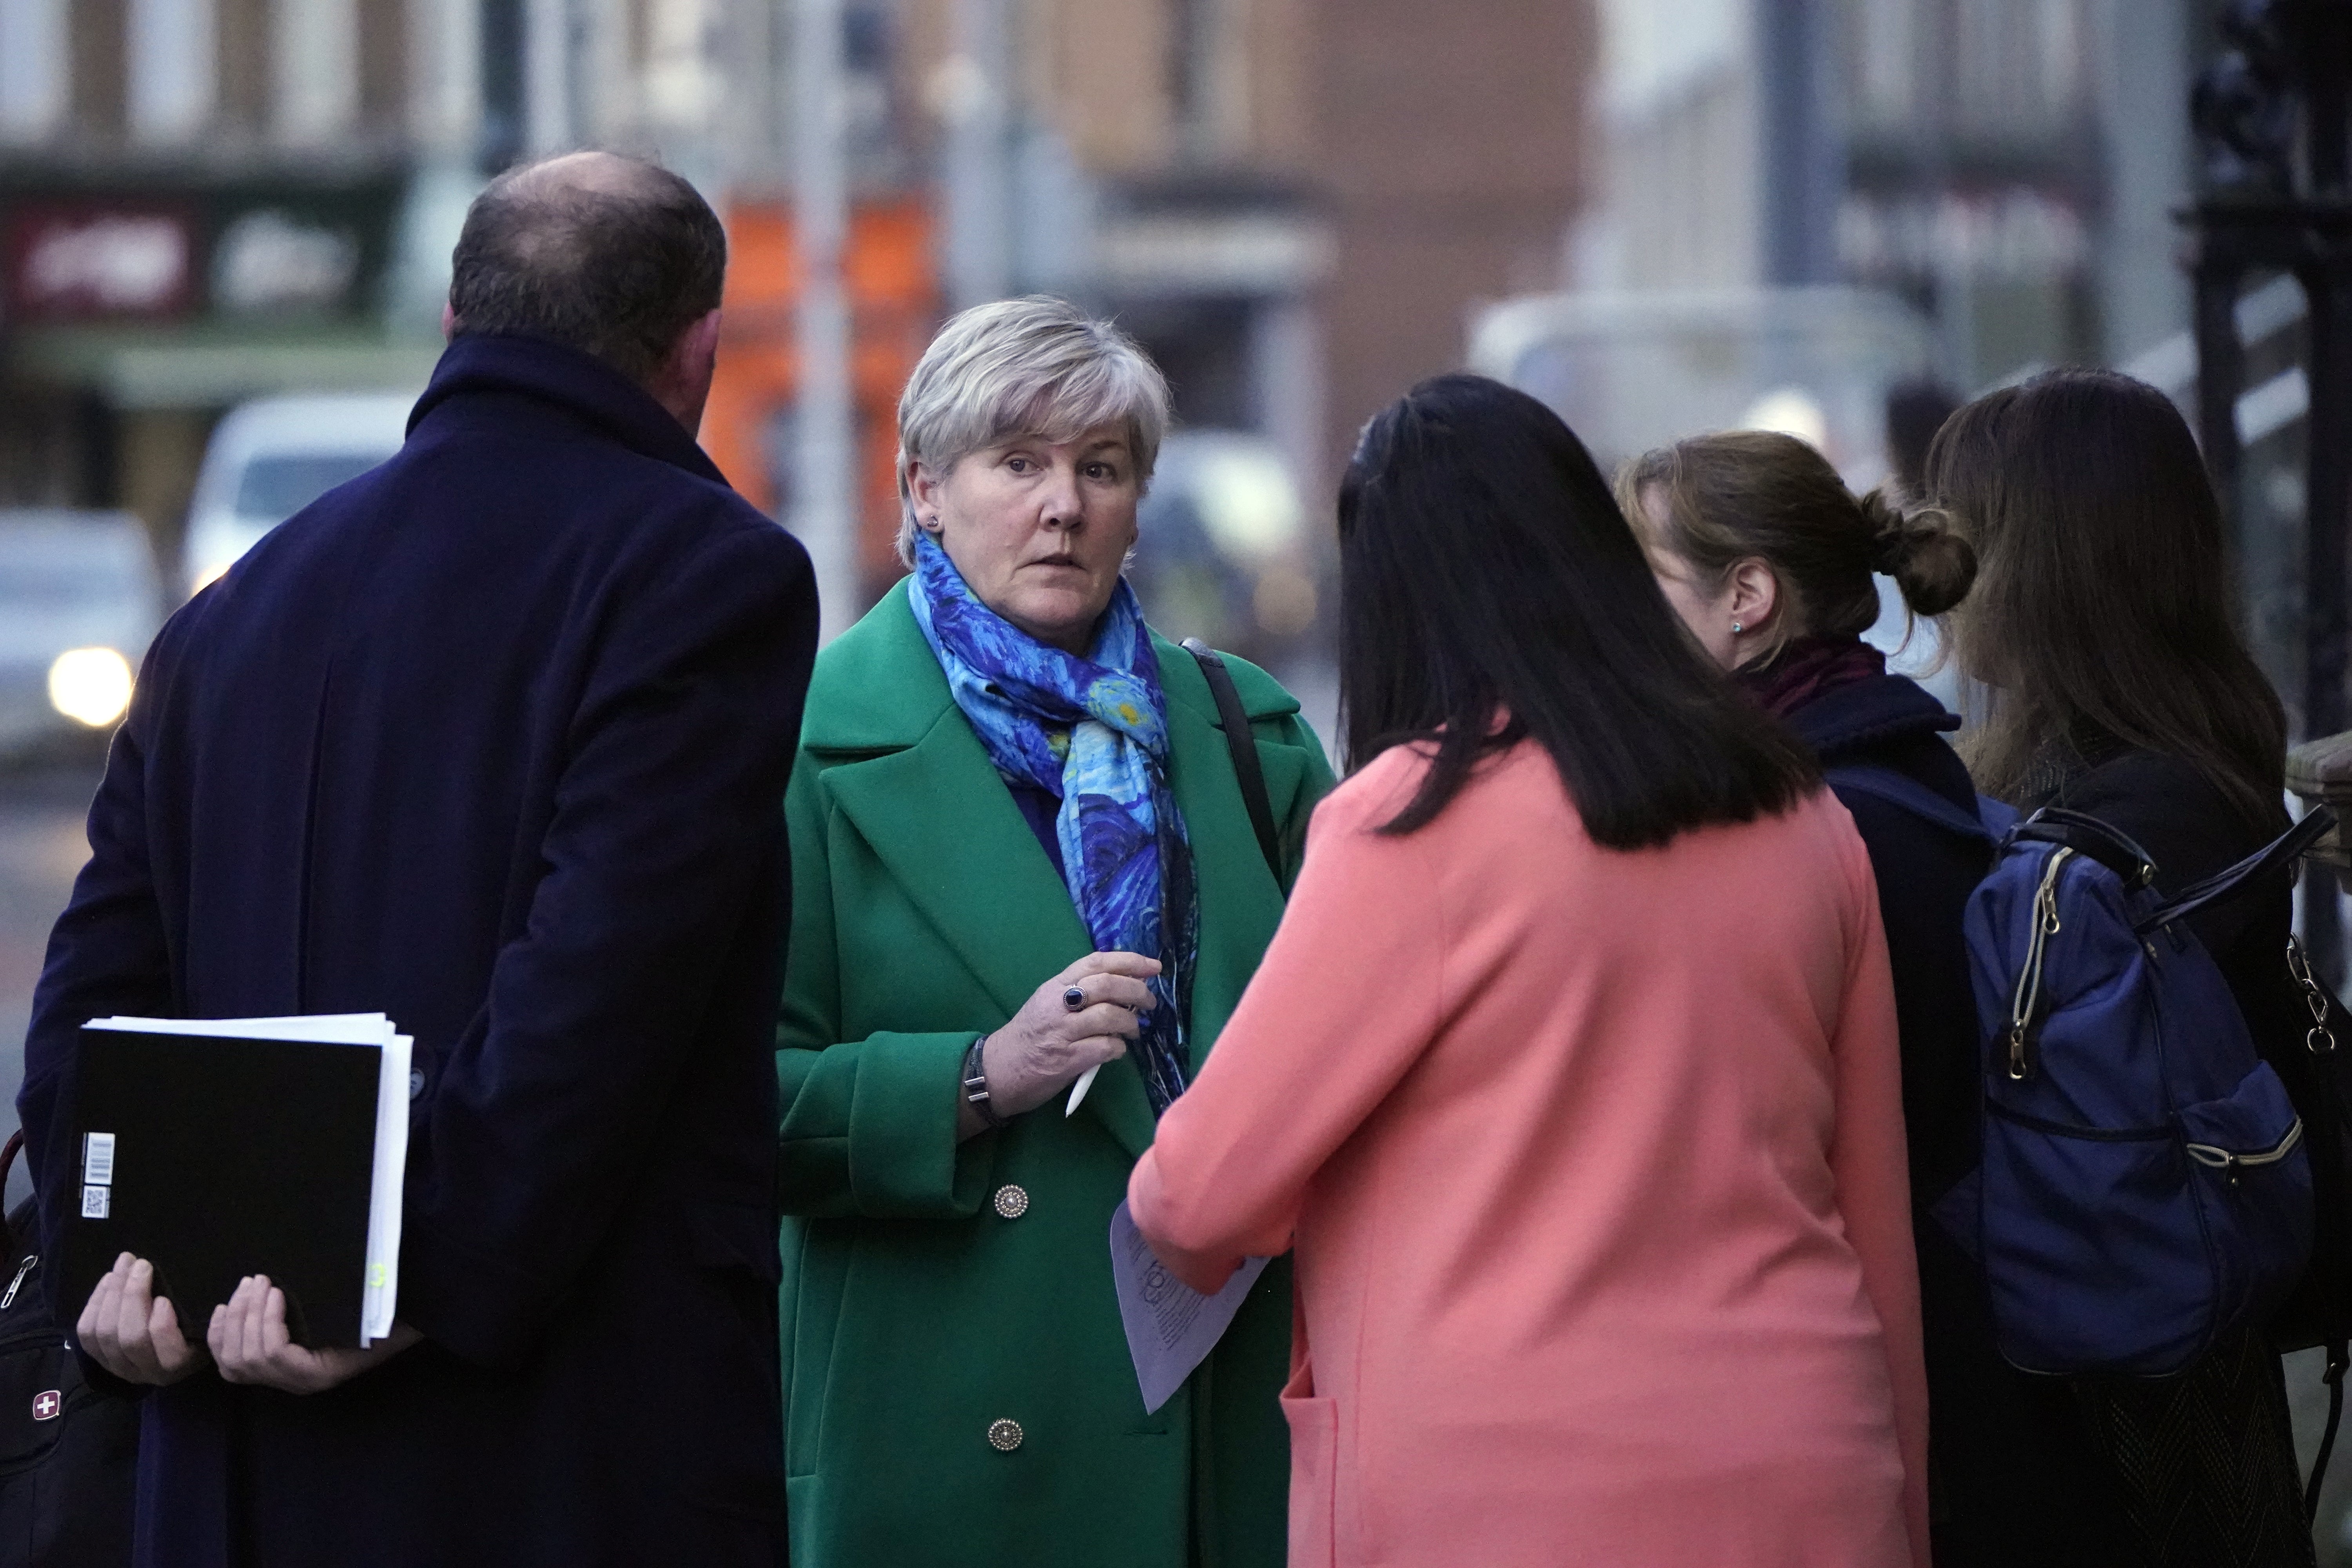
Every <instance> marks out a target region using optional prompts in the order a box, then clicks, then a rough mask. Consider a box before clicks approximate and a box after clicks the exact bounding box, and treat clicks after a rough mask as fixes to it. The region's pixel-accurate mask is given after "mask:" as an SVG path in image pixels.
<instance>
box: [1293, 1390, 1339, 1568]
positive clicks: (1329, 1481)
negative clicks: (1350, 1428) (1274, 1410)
mask: <svg viewBox="0 0 2352 1568" xmlns="http://www.w3.org/2000/svg"><path fill="white" fill-rule="evenodd" d="M1282 1415H1283V1419H1284V1420H1286V1421H1287V1422H1289V1423H1290V1568H1333V1565H1334V1564H1336V1563H1338V1561H1339V1540H1338V1536H1339V1531H1338V1526H1337V1515H1338V1510H1339V1402H1338V1401H1336V1400H1330V1399H1316V1398H1299V1397H1296V1396H1294V1395H1292V1394H1284V1395H1283V1396H1282Z"/></svg>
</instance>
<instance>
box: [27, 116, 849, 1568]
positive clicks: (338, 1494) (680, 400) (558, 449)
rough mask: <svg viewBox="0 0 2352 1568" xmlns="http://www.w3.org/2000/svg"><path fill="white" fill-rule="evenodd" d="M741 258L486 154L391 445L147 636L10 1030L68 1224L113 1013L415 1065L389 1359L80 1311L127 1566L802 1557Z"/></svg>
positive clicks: (248, 1314) (761, 521)
mask: <svg viewBox="0 0 2352 1568" xmlns="http://www.w3.org/2000/svg"><path fill="white" fill-rule="evenodd" d="M725 247H726V241H725V237H724V234H723V232H722V231H721V229H720V227H719V222H718V220H717V218H716V217H714V216H712V214H711V212H710V209H709V207H708V206H706V205H704V204H703V202H702V201H701V199H700V198H699V197H698V196H697V195H695V194H694V192H693V190H692V188H691V187H690V186H688V185H687V184H686V183H685V182H683V181H682V180H679V179H677V177H676V176H674V175H671V174H667V173H665V172H663V171H661V170H659V169H656V168H654V167H652V166H650V165H647V164H643V163H635V162H632V161H629V160H625V159H620V158H615V157H611V156H608V155H604V154H594V153H589V154H574V155H572V157H569V158H564V159H560V160H556V161H553V162H551V163H541V164H538V165H535V166H533V167H530V168H528V169H524V170H521V171H518V172H516V173H513V174H509V175H507V176H504V177H502V178H501V179H500V180H499V181H498V182H497V183H496V184H493V185H492V186H491V187H490V188H489V189H488V191H487V192H485V193H484V195H482V196H481V198H480V199H479V200H478V202H476V204H475V205H474V208H473V210H472V212H471V213H470V214H469V215H468V216H467V223H466V228H465V232H464V237H462V238H461V239H460V240H459V242H458V246H457V258H456V259H457V269H456V280H455V282H454V284H453V286H452V289H451V312H452V314H451V321H450V330H451V337H452V341H451V343H450V347H449V350H448V352H447V353H446V355H445V356H444V357H443V359H442V361H441V363H440V366H439V368H438V369H437V370H436V372H435V374H434V377H433V382H432V385H431V387H430V389H429V390H427V391H426V393H425V396H424V398H423V399H422V400H421V401H420V402H419V403H418V404H417V405H416V412H415V416H414V417H413V418H412V419H411V421H410V426H409V437H408V442H407V445H406V446H405V447H404V448H403V449H402V450H401V452H400V455H399V456H398V457H396V458H393V459H392V460H391V461H390V462H388V463H386V464H384V465H383V467H382V468H377V469H376V470H375V471H374V472H373V473H371V474H368V475H366V476H364V477H363V478H362V479H357V480H354V481H353V482H352V483H351V484H348V485H345V486H344V487H342V488H341V489H338V490H335V491H333V492H331V494H329V495H328V496H327V497H325V498H324V499H323V500H320V501H319V502H318V503H317V504H316V505H314V506H312V507H310V509H309V510H306V511H304V512H303V513H301V514H300V515H299V516H297V517H296V518H294V519H293V520H292V521H289V522H288V523H287V524H285V525H284V526H283V527H282V528H280V529H278V531H276V532H274V533H272V534H271V535H270V536H269V537H268V538H267V539H266V540H264V541H263V542H261V543H260V544H259V545H258V546H257V547H256V548H255V549H254V551H253V552H251V553H250V554H249V555H247V557H246V559H245V560H244V561H243V562H241V563H239V564H238V565H237V566H236V567H235V568H234V569H232V570H231V571H230V572H229V574H227V576H226V577H225V578H224V579H223V580H222V581H221V582H219V583H218V584H215V586H213V587H212V588H210V589H208V590H206V591H205V593H204V594H202V595H199V596H198V597H197V598H196V599H195V600H194V602H192V603H191V604H190V605H188V606H187V607H186V608H185V609H184V610H182V611H181V612H180V613H179V614H178V615H177V616H173V619H172V621H171V623H170V624H169V625H168V626H165V627H164V629H163V633H162V635H161V636H160V637H158V638H157V639H156V642H155V646H154V647H153V649H152V651H151V652H150V654H149V655H148V658H147V662H146V668H145V669H144V671H143V672H142V676H141V679H140V682H139V687H138V690H137V695H136V696H135V698H134V699H133V701H132V704H131V713H130V716H129V718H128V719H127V720H126V721H125V723H124V725H123V728H122V730H121V733H120V734H119V735H118V736H117V737H116V740H115V743H114V749H113V753H112V755H111V757H110V759H109V762H108V765H107V772H106V779H105V783H104V784H102V785H101V786H100V791H99V795H98V798H97V801H96V804H95V805H93V807H92V808H91V812H90V818H89V837H90V845H91V850H92V855H91V858H90V861H89V866H88V867H87V868H85V869H84V870H83V872H82V874H81V877H80V879H79V882H77V884H76V885H75V889H74V894H73V900H72V903H71V905H70V906H69V907H68V910H66V913H65V915H64V917H63V918H62V919H61V920H60V921H58V927H57V931H56V933H55V935H54V936H53V938H52V939H51V942H50V946H49V955H48V963H47V969H46V971H45V973H43V975H42V978H41V984H40V990H39V992H38V994H37V998H36V1001H35V1004H34V1017H33V1024H32V1028H31V1032H30V1034H29V1036H28V1037H27V1040H26V1080H25V1087H24V1090H23V1093H22V1095H21V1096H20V1098H19V1100H18V1108H19V1110H20V1111H21V1113H22V1115H23V1118H24V1124H25V1128H26V1136H27V1140H28V1142H29V1145H30V1148H31V1152H32V1155H33V1158H34V1161H35V1167H34V1168H35V1170H36V1172H37V1176H38V1179H39V1182H40V1189H41V1192H42V1194H43V1195H44V1199H45V1203H46V1205H47V1209H46V1214H45V1224H46V1225H47V1226H48V1228H49V1233H50V1234H51V1235H52V1236H54V1235H56V1234H57V1233H58V1227H59V1226H61V1225H62V1224H63V1223H65V1211H66V1209H67V1207H68V1206H69V1205H68V1202H66V1201H65V1200H68V1199H69V1198H70V1196H71V1194H73V1192H74V1180H75V1178H74V1176H73V1174H72V1173H71V1172H70V1170H69V1169H68V1165H69V1163H70V1156H71V1154H72V1150H71V1149H70V1148H69V1147H68V1146H67V1145H68V1144H69V1143H70V1142H71V1140H70V1138H69V1137H68V1136H66V1135H65V1134H64V1133H63V1131H61V1128H60V1118H61V1116H62V1115H63V1114H64V1106H65V1104H66V1103H68V1097H69V1094H70V1079H71V1075H72V1058H73V1048H74V1039H75V1036H76V1032H77V1031H78V1030H79V1027H80V1026H81V1024H82V1023H83V1022H84V1021H85V1020H87V1019H89V1018H90V1017H93V1016H104V1015H109V1014H117V1013H121V1014H143V1015H155V1016H183V1017H220V1016H266V1015H274V1014H286V1013H339V1012H376V1011H382V1012H384V1013H388V1014H390V1015H391V1016H392V1017H393V1018H394V1020H395V1021H396V1022H397V1023H398V1024H399V1025H400V1026H402V1028H403V1029H404V1031H406V1032H409V1033H411V1034H413V1035H414V1036H415V1041H416V1045H415V1051H416V1069H417V1070H416V1075H415V1078H414V1079H412V1091H413V1092H412V1124H411V1135H410V1136H411V1142H410V1145H409V1151H410V1152H409V1163H408V1177H407V1188H406V1197H405V1205H406V1223H405V1231H404V1238H403V1245H402V1247H401V1273H400V1283H399V1292H400V1293H399V1315H400V1320H401V1324H402V1328H401V1331H400V1332H399V1334H398V1335H397V1336H396V1337H395V1338H394V1340H392V1341H389V1342H384V1343H383V1344H380V1345H378V1346H377V1347H376V1348H374V1349H373V1350H369V1351H324V1352H311V1351H308V1350H305V1349H303V1348H302V1347H301V1346H299V1345H296V1344H292V1343H289V1342H288V1341H287V1339H286V1336H285V1332H284V1327H283V1302H282V1298H278V1299H277V1300H271V1294H272V1293H271V1292H270V1291H269V1290H268V1289H266V1288H262V1287H259V1286H252V1285H249V1286H248V1287H247V1288H246V1289H241V1290H240V1292H239V1294H238V1296H237V1298H236V1300H234V1301H233V1302H232V1303H230V1304H229V1305H228V1306H227V1307H226V1309H225V1310H224V1311H223V1312H222V1313H220V1314H219V1315H217V1316H215V1318H213V1320H212V1321H211V1322H210V1325H209V1331H208V1333H206V1334H205V1335H203V1336H201V1337H200V1336H198V1335H197V1333H196V1332H195V1330H196V1329H202V1328H205V1323H204V1322H203V1321H201V1320H200V1319H199V1320H196V1321H195V1322H194V1328H192V1329H191V1331H190V1334H189V1336H188V1338H187V1339H183V1337H182V1335H181V1334H180V1332H179V1331H178V1329H177V1327H176V1326H175V1324H174V1321H173V1314H172V1311H171V1310H170V1308H169V1306H168V1304H159V1303H155V1302H153V1301H152V1300H151V1296H152V1290H151V1277H150V1274H149V1272H148V1271H147V1270H146V1269H145V1268H144V1266H143V1265H137V1266H133V1265H130V1264H125V1265H121V1266H118V1268H117V1270H116V1272H115V1274H114V1275H113V1276H112V1277H110V1279H109V1280H108V1281H107V1282H106V1283H104V1284H101V1285H100V1288H99V1289H98V1292H97V1293H96V1295H94V1296H93V1297H92V1298H91V1300H89V1301H88V1302H84V1301H80V1300H74V1301H60V1302H58V1303H57V1306H58V1311H59V1316H60V1318H61V1320H62V1321H69V1322H70V1321H77V1320H79V1342H80V1344H81V1347H82V1349H83V1352H84V1354H85V1359H86V1362H87V1363H94V1365H93V1370H92V1376H93V1380H94V1381H99V1382H100V1383H102V1384H105V1383H112V1382H114V1381H115V1380H117V1379H119V1380H120V1384H118V1386H121V1385H123V1384H128V1385H139V1386H134V1387H132V1388H131V1389H130V1392H134V1393H141V1394H143V1396H144V1400H145V1415H144V1421H143V1428H142V1448H141V1455H140V1488H139V1519H138V1529H137V1533H138V1540H139V1549H138V1555H139V1560H140V1562H141V1563H145V1564H170V1565H173V1568H177V1565H181V1564H189V1565H207V1568H209V1565H213V1564H223V1565H226V1564H231V1563H240V1564H241V1563H259V1564H270V1565H276V1564H289V1563H299V1564H308V1563H320V1564H326V1563H331V1564H337V1565H339V1568H340V1565H348V1564H370V1563H383V1564H394V1563H397V1564H402V1565H415V1564H446V1563H485V1564H488V1563H498V1564H531V1563H562V1564H567V1565H570V1564H592V1563H599V1564H600V1563H615V1564H617V1563H627V1564H632V1565H636V1564H656V1563H678V1564H694V1565H697V1568H732V1565H735V1564H746V1565H748V1564H753V1563H757V1564H761V1565H762V1568H766V1565H769V1564H773V1563H779V1562H781V1561H782V1557H783V1546H782V1542H783V1540H784V1533H783V1477H782V1441H781V1436H780V1432H779V1429H778V1426H779V1416H778V1389H777V1337H776V1323H775V1302H776V1279H777V1277H778V1273H779V1259H778V1256H777V1246H776V1229H777V1215H776V1203H775V1196H774V1162H775V1130H776V1111H775V1079H774V1073H773V1064H772V1054H771V1053H772V1025H773V1019H774V1016H775V1008H776V993H777V986H778V969H777V965H778V954H779V952H780V950H781V946H782V942H781V934H782V931H783V930H784V929H785V927H784V924H783V915H784V910H783V909H782V900H783V899H784V897H785V896H786V895H785V892H784V889H787V888H788V887H789V880H788V879H787V878H786V877H785V875H784V870H785V868H784V865H783V856H784V849H783V846H782V842H781V836H780V831H779V828H780V824H781V820H782V817H781V809H780V808H781V802H782V795H783V790H784V784H785V779H786V775H787V773H788V771H789V767H790V763H791V759H792V754H793V743H794V740H795V737H796V734H797V731H798V730H799V726H800V716H801V703H802V699H803V694H804V693H805V691H806V689H807V682H808V674H809V666H810V661H811V659H812V658H813V657H814V647H815V634H816V596H815V591H814V585H813V580H812V577H811V574H810V570H809V564H808V560H807V557H806V556H805V555H804V554H803V552H802V551H801V549H800V547H799V546H798V545H797V544H795V543H794V542H793V540H792V539H791V538H790V537H789V536H788V535H786V534H785V533H784V532H783V531H782V530H780V529H779V528H777V527H776V526H775V525H774V524H773V523H772V522H771V521H768V520H767V519H766V518H764V517H762V516H761V514H760V513H759V512H757V511H756V510H753V509H752V508H751V506H749V505H748V504H746V503H745V502H744V501H743V500H741V499H740V497H738V496H737V495H736V494H735V493H734V492H733V491H732V490H730V489H729V488H728V487H727V485H726V483H725V481H724V480H723V479H721V478H720V477H719V472H718V470H717V469H716V468H713V467H712V466H711V464H710V462H709V459H708V458H705V457H704V456H703V454H702V452H701V450H700V449H699V448H698V447H697V446H696V444H695V441H694V437H693V436H692V435H691V434H690V432H692V431H693V430H694V429H695V428H696V427H697V426H698V423H699V421H700V417H701V410H702V404H703V400H704V398H705V396H706V395H707V394H708V392H709V385H710V376H711V367H712V362H713V354H714V352H715V346H716V343H717V339H718V309H717V307H718V304H719V285H720V279H721V276H722V273H723V271H724V268H725ZM99 1369H103V1370H102V1371H101V1370H99ZM108 1374H111V1376H109V1375H108Z"/></svg>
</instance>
